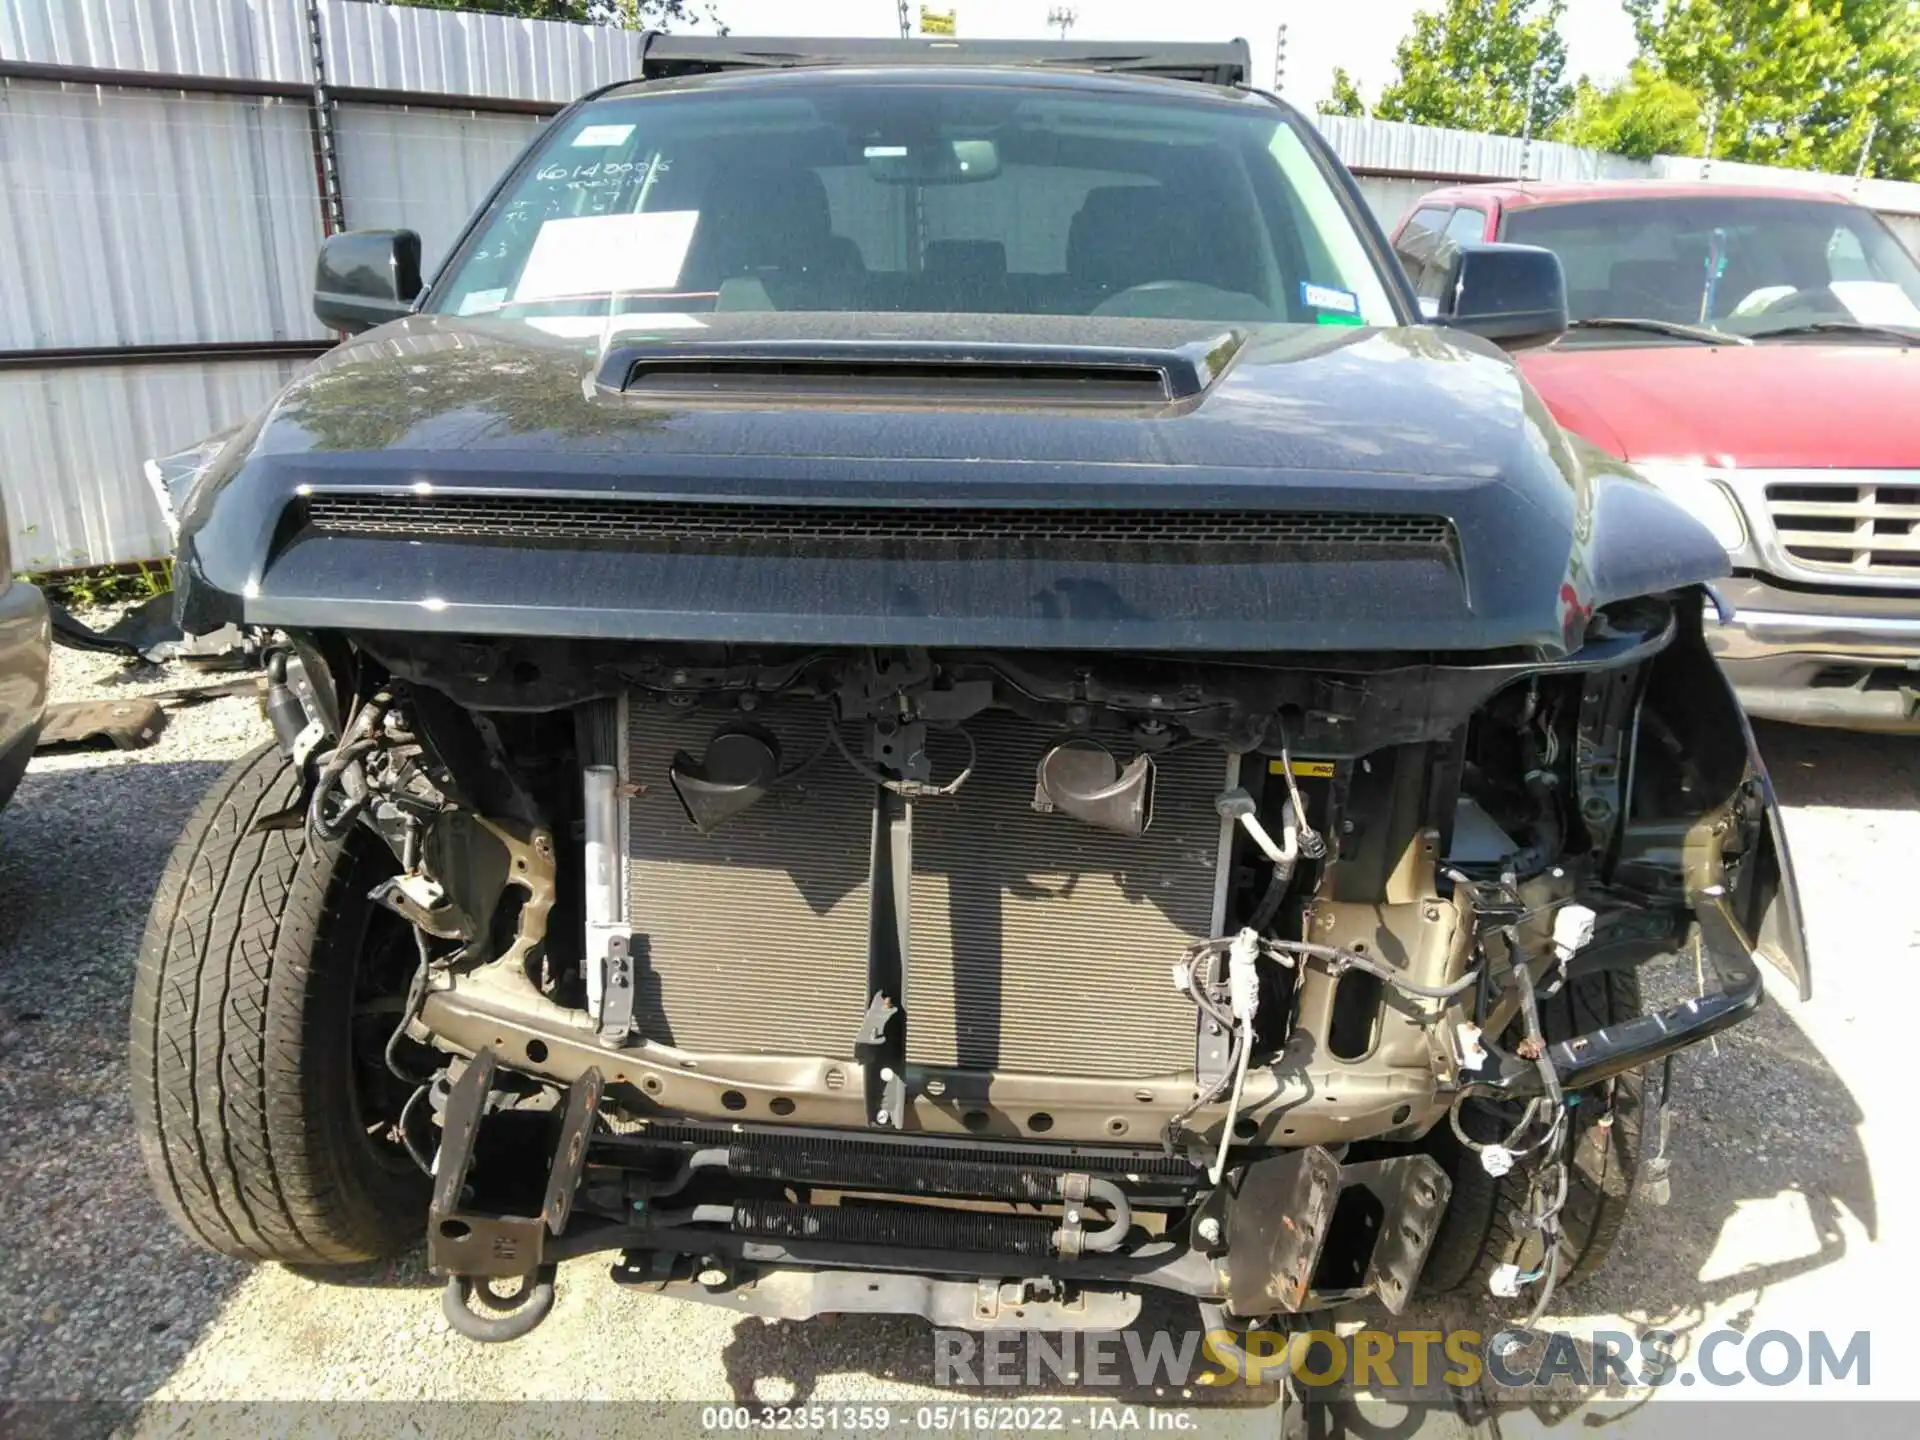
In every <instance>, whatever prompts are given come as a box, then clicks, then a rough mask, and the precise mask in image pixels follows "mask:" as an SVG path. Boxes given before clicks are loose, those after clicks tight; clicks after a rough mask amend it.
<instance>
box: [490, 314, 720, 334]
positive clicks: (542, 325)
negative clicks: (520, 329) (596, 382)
mask: <svg viewBox="0 0 1920 1440" xmlns="http://www.w3.org/2000/svg"><path fill="white" fill-rule="evenodd" d="M527 324H529V325H531V326H532V327H533V328H534V329H536V330H544V331H546V332H547V334H549V335H558V336H559V337H560V338H561V339H563V340H594V339H598V338H599V337H601V336H603V335H604V336H605V337H606V338H607V339H608V340H612V339H613V338H614V337H616V336H619V335H628V334H637V335H643V336H644V335H647V334H650V333H652V332H654V331H656V330H704V329H706V328H707V322H706V321H704V320H702V319H701V318H700V317H699V316H698V315H683V314H678V313H675V314H671V315H616V316H614V317H613V319H612V320H611V321H609V320H608V319H607V318H606V317H605V316H604V315H529V316H528V317H527Z"/></svg>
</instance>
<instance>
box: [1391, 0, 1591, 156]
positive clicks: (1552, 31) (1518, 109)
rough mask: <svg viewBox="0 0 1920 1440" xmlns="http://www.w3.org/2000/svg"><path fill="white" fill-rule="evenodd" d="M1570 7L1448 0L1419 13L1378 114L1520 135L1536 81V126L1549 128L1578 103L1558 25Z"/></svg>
mask: <svg viewBox="0 0 1920 1440" xmlns="http://www.w3.org/2000/svg"><path fill="white" fill-rule="evenodd" d="M1565 8H1566V7H1565V0H1445V3H1444V6H1443V8H1441V9H1438V10H1422V11H1420V12H1419V13H1418V14H1416V15H1415V16H1414V18H1413V33H1412V34H1410V35H1408V36H1407V37H1406V38H1405V39H1403V40H1402V41H1401V42H1400V48H1399V50H1398V51H1396V52H1395V55H1394V60H1395V63H1396V64H1397V65H1398V66H1399V72H1400V73H1399V75H1398V76H1397V77H1396V78H1395V79H1394V81H1393V82H1392V83H1391V84H1390V85H1388V86H1387V88H1386V89H1385V90H1383V91H1382V92H1381V94H1380V101H1379V103H1378V104H1377V105H1375V106H1374V107H1373V113H1374V114H1375V115H1377V116H1379V117H1380V118H1381V119H1383V120H1411V121H1413V122H1415V123H1416V124H1420V125H1445V126H1450V127H1452V128H1454V129H1457V130H1479V131H1483V132H1486V133H1489V134H1494V135H1518V134H1520V133H1521V132H1522V131H1523V129H1524V128H1525V127H1526V121H1527V86H1528V81H1529V78H1531V80H1532V84H1533V107H1532V108H1533V131H1534V133H1535V134H1536V135H1538V134H1542V133H1544V132H1545V131H1546V130H1548V129H1549V128H1551V127H1552V126H1553V125H1554V124H1556V123H1557V122H1558V121H1559V119H1560V117H1561V116H1562V115H1563V114H1565V113H1566V110H1567V107H1568V106H1569V105H1570V104H1572V102H1573V87H1572V86H1571V85H1569V84H1567V83H1566V81H1565V73H1566V68H1567V47H1566V42H1565V41H1563V40H1562V39H1561V38H1560V32H1559V29H1558V25H1559V20H1560V15H1561V12H1562V11H1563V10H1564V9H1565ZM1536 66H1537V69H1536ZM1358 98H1359V97H1358V96H1357V95H1355V96H1354V99H1356V100H1357V99H1358Z"/></svg>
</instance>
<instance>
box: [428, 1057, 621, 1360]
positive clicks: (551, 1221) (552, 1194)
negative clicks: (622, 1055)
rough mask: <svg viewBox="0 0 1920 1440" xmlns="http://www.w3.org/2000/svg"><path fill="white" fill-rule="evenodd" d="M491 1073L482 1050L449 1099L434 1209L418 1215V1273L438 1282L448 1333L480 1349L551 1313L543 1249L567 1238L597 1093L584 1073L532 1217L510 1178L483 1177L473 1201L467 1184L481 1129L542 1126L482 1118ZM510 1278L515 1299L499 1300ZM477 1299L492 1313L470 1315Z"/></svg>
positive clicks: (597, 1084) (505, 1117) (531, 1120)
mask: <svg viewBox="0 0 1920 1440" xmlns="http://www.w3.org/2000/svg"><path fill="white" fill-rule="evenodd" d="M494 1073H495V1061H494V1056H493V1052H492V1051H491V1050H482V1051H481V1052H480V1053H479V1054H478V1055H475V1056H474V1057H473V1059H472V1060H471V1061H469V1062H468V1063H467V1067H466V1069H464V1070H463V1071H461V1073H460V1078H459V1079H458V1080H456V1081H454V1083H453V1088H452V1090H451V1091H450V1092H449V1093H448V1096H447V1107H446V1112H445V1114H444V1115H443V1116H442V1120H441V1125H442V1138H441V1141H440V1158H439V1163H438V1167H437V1173H436V1175H435V1178H434V1192H433V1204H432V1205H431V1207H429V1209H428V1211H427V1263H428V1264H429V1265H430V1266H431V1267H432V1268H433V1269H434V1270H436V1271H438V1272H439V1273H441V1274H443V1275H445V1276H447V1287H446V1290H445V1291H444V1292H443V1293H442V1295H441V1297H440V1308H441V1310H442V1311H443V1312H444V1313H445V1315H446V1317H447V1323H448V1324H449V1325H451V1326H452V1327H453V1328H454V1329H455V1330H456V1331H458V1332H459V1333H460V1334H462V1335H464V1336H466V1337H467V1338H468V1339H469V1340H478V1341H481V1342H482V1343H486V1344H495V1343H498V1342H500V1341H503V1340H518V1339H519V1338H520V1337H521V1336H523V1335H525V1334H527V1333H528V1332H529V1331H531V1330H532V1329H533V1328H534V1327H535V1326H536V1325H538V1324H539V1323H540V1322H541V1321H542V1320H544V1319H546V1318H547V1315H548V1313H549V1312H550V1311H551V1310H552V1309H553V1281H554V1271H555V1266H554V1264H553V1262H552V1261H550V1260H549V1259H548V1258H547V1247H548V1245H549V1244H550V1243H551V1242H552V1241H553V1240H556V1239H558V1238H559V1237H560V1236H561V1235H562V1234H563V1233H564V1232H565V1230H566V1228H567V1220H568V1218H569V1216H570V1215H571V1213H572V1209H573V1196H574V1192H575V1190H576V1189H577V1188H578V1187H579V1184H580V1174H581V1171H582V1169H583V1167H584V1166H585V1163H586V1153H587V1140H588V1137H589V1136H591V1135H592V1133H593V1124H594V1117H595V1116H596V1115H597V1114H598V1112H599V1107H600V1093H601V1078H600V1072H599V1071H598V1070H591V1069H590V1070H588V1071H587V1072H586V1074H584V1075H582V1076H581V1077H580V1079H579V1080H577V1081H576V1082H575V1083H574V1085H573V1087H572V1089H571V1092H570V1093H569V1094H568V1096H567V1108H566V1113H565V1115H564V1117H563V1118H562V1120H561V1124H560V1130H559V1135H558V1139H557V1141H556V1143H555V1145H554V1155H553V1163H552V1165H551V1166H550V1167H549V1168H548V1171H547V1175H546V1180H545V1184H544V1185H543V1186H542V1188H541V1190H540V1192H539V1194H540V1197H541V1198H540V1203H539V1205H538V1207H537V1213H535V1214H531V1215H529V1214H526V1213H525V1210H526V1209H529V1208H535V1207H533V1206H531V1205H528V1204H527V1203H526V1201H527V1200H528V1199H530V1198H531V1197H530V1196H528V1195H527V1193H526V1191H525V1190H523V1189H521V1188H520V1187H519V1186H517V1185H515V1184H514V1183H513V1177H510V1176H502V1175H494V1176H491V1177H487V1176H484V1175H483V1176H482V1177H481V1178H482V1179H483V1180H489V1179H490V1181H491V1184H482V1186H481V1187H480V1192H479V1193H476V1191H475V1189H474V1187H473V1184H472V1183H471V1182H472V1180H473V1178H474V1177H473V1175H472V1171H473V1169H474V1160H475V1139H476V1137H477V1135H478V1133H479V1130H480V1128H481V1125H482V1123H483V1121H484V1122H485V1123H486V1124H488V1125H494V1126H497V1125H505V1124H512V1123H516V1122H517V1123H519V1124H522V1125H525V1126H538V1125H544V1124H545V1123H547V1122H546V1120H545V1119H544V1118H543V1117H542V1116H539V1115H537V1114H532V1113H524V1112H523V1113H522V1114H520V1115H518V1116H516V1115H515V1113H514V1112H512V1111H510V1110H508V1111H498V1110H494V1111H490V1110H489V1109H488V1106H487V1102H488V1097H489V1096H490V1095H491V1094H492V1091H493V1077H494ZM482 1169H483V1171H484V1169H485V1167H484V1166H483V1167H482ZM503 1182H504V1185H503ZM488 1189H493V1190H494V1192H495V1194H496V1196H497V1197H498V1198H497V1199H496V1200H495V1203H493V1204H488V1203H487V1200H488V1196H487V1194H486V1193H485V1192H486V1191H487V1190H488ZM515 1278H518V1280H519V1282H520V1283H519V1288H518V1289H516V1290H513V1291H511V1292H507V1293H502V1291H500V1290H498V1289H496V1288H495V1284H496V1282H501V1281H510V1280H513V1279H515ZM476 1295H478V1297H479V1298H480V1300H481V1301H482V1302H483V1303H484V1304H485V1306H486V1307H487V1309H488V1310H491V1311H494V1312H498V1313H494V1314H488V1313H485V1312H483V1311H480V1310H476V1309H475V1308H474V1306H473V1301H474V1298H475V1296H476Z"/></svg>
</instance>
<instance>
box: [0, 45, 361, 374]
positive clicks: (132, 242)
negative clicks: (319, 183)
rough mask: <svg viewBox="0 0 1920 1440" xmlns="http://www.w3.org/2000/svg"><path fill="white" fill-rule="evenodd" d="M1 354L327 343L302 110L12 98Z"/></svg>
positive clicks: (272, 103)
mask: <svg viewBox="0 0 1920 1440" xmlns="http://www.w3.org/2000/svg"><path fill="white" fill-rule="evenodd" d="M0 194H4V196H5V199H4V201H0V248H4V249H5V251H6V253H7V256H8V261H7V263H6V264H5V265H0V349H4V350H40V349H49V348H55V347H60V346H82V345H87V346H101V345H161V344H180V343H192V342H199V341H222V340H286V339H311V338H322V339H324V338H325V336H326V333H327V332H326V331H324V330H323V329H322V328H321V327H320V325H319V323H318V322H317V321H316V320H314V318H313V315H312V312H311V309H310V303H311V302H310V292H311V288H312V285H313V265H314V257H315V255H316V253H317V251H318V248H319V240H320V212H319V206H318V203H317V202H316V200H315V198H314V180H313V147H312V141H311V139H310V137H309V134H308V129H307V112H306V109H305V107H303V106H301V105H300V104H298V103H297V102H289V101H284V100H254V99H243V98H237V97H227V96H211V95H175V94H167V93H164V92H156V91H143V90H120V89H110V88H105V87H95V86H84V87H83V86H77V85H61V84H52V83H43V82H28V81H18V82H15V83H13V84H10V85H6V86H3V87H0Z"/></svg>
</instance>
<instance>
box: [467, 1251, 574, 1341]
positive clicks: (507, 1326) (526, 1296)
mask: <svg viewBox="0 0 1920 1440" xmlns="http://www.w3.org/2000/svg"><path fill="white" fill-rule="evenodd" d="M556 1268H557V1267H556V1266H553V1265H542V1266H541V1267H540V1268H539V1269H538V1270H536V1271H534V1272H533V1273H532V1274H531V1275H523V1276H522V1277H521V1278H520V1288H519V1289H518V1290H516V1291H514V1292H513V1293H512V1294H509V1295H503V1294H501V1293H500V1292H499V1291H498V1290H496V1289H494V1288H493V1284H492V1282H491V1281H490V1280H489V1279H487V1278H486V1277H485V1276H474V1275H451V1276H448V1277H447V1288H446V1289H445V1290H443V1291H441V1293H440V1309H441V1311H442V1313H444V1314H445V1315H446V1317H447V1324H449V1325H451V1326H452V1327H453V1328H454V1329H455V1330H457V1331H459V1332H460V1333H461V1334H462V1335H464V1336H466V1337H467V1339H469V1340H478V1341H480V1342H481V1343H483V1344H495V1343H498V1342H500V1341H503V1340H518V1339H519V1338H520V1337H521V1336H522V1335H525V1334H527V1333H528V1332H529V1331H531V1330H532V1329H533V1327H534V1326H536V1325H538V1324H539V1323H540V1322H541V1321H542V1320H544V1319H546V1318H547V1313H548V1312H549V1311H550V1310H552V1309H553V1277H554V1271H555V1269H556ZM476 1290H477V1291H479V1292H480V1295H481V1297H482V1298H483V1299H484V1300H485V1301H486V1303H487V1305H488V1307H489V1308H491V1309H494V1310H498V1311H502V1312H504V1313H502V1314H498V1315H484V1314H481V1313H480V1312H479V1311H477V1310H475V1309H474V1308H473V1303H472V1302H473V1294H474V1292H475V1291H476Z"/></svg>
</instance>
